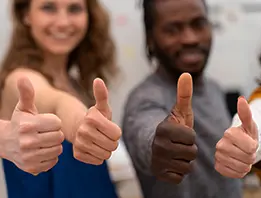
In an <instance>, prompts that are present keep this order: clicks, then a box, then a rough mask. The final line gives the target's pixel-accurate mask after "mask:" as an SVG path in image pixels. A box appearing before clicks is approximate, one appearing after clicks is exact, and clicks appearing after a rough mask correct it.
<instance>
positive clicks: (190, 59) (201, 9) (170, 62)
mask: <svg viewBox="0 0 261 198" xmlns="http://www.w3.org/2000/svg"><path fill="white" fill-rule="evenodd" d="M154 6H155V20H154V27H153V29H152V32H151V34H150V35H149V37H148V44H149V47H150V49H152V51H153V53H154V55H155V56H156V57H157V58H158V60H159V61H160V63H161V64H162V65H163V66H164V67H165V68H166V69H167V70H168V71H171V72H172V73H173V72H176V74H180V73H183V72H189V73H191V74H192V75H193V76H198V75H200V74H201V73H202V71H203V70H204V67H205V65H206V62H207V60H208V56H209V52H210V48H211V40H212V32H211V25H210V23H209V21H208V18H207V11H206V7H205V6H204V3H203V2H202V0H162V1H158V2H155V5H154Z"/></svg>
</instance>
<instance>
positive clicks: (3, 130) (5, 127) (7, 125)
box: [0, 120, 11, 159]
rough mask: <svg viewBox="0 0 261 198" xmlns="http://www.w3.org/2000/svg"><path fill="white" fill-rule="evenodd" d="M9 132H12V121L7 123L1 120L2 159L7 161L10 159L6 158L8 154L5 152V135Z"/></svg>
mask: <svg viewBox="0 0 261 198" xmlns="http://www.w3.org/2000/svg"><path fill="white" fill-rule="evenodd" d="M7 130H11V128H10V121H6V120H0V134H1V135H0V157H1V158H3V159H7V158H8V157H7V156H6V152H5V150H6V149H5V145H6V141H5V139H6V138H5V134H6V133H10V132H9V131H7Z"/></svg>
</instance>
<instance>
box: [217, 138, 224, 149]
mask: <svg viewBox="0 0 261 198" xmlns="http://www.w3.org/2000/svg"><path fill="white" fill-rule="evenodd" d="M223 149H224V141H223V138H222V139H221V140H219V141H218V143H217V144H216V150H217V151H220V150H223Z"/></svg>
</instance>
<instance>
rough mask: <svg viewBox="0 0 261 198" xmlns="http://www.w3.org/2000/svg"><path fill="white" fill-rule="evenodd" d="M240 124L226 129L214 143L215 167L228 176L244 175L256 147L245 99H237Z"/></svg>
mask: <svg viewBox="0 0 261 198" xmlns="http://www.w3.org/2000/svg"><path fill="white" fill-rule="evenodd" d="M237 111H238V116H239V119H240V120H241V123H242V124H241V125H240V126H238V127H231V128H229V129H227V130H226V131H225V133H224V136H223V138H222V139H221V140H219V142H218V143H217V145H216V153H215V159H216V163H215V169H216V170H217V171H218V172H219V173H220V174H222V175H223V176H226V177H230V178H242V177H244V176H245V175H246V174H247V173H248V172H249V171H250V170H251V167H252V164H253V163H254V161H255V158H256V151H257V148H258V131H257V126H256V124H255V122H254V121H253V119H252V114H251V110H250V108H249V105H248V103H247V101H246V100H245V99H244V98H243V97H240V98H239V99H238V104H237Z"/></svg>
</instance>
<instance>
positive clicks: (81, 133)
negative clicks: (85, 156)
mask: <svg viewBox="0 0 261 198" xmlns="http://www.w3.org/2000/svg"><path fill="white" fill-rule="evenodd" d="M77 134H78V135H79V136H80V137H83V136H86V135H88V131H87V130H86V129H85V127H84V126H83V125H81V126H80V127H79V129H78V131H77Z"/></svg>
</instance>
